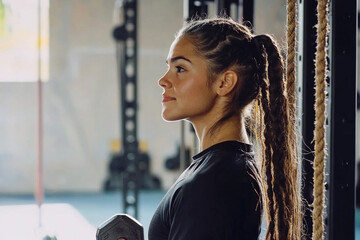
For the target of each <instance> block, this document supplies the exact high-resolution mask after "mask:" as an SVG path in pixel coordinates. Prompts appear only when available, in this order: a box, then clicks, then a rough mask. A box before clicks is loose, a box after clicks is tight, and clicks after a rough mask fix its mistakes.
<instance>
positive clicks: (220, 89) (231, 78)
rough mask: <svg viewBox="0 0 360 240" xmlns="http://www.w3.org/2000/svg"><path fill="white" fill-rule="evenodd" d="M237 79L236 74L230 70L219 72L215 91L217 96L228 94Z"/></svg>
mask: <svg viewBox="0 0 360 240" xmlns="http://www.w3.org/2000/svg"><path fill="white" fill-rule="evenodd" d="M237 81H238V77H237V74H236V73H235V72H234V71H232V70H228V71H226V72H224V73H223V74H221V75H220V76H219V78H218V84H217V85H216V92H217V94H218V95H219V96H226V95H227V94H229V93H230V92H231V91H232V90H233V89H234V87H235V86H236V83H237Z"/></svg>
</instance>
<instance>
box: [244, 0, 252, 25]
mask: <svg viewBox="0 0 360 240" xmlns="http://www.w3.org/2000/svg"><path fill="white" fill-rule="evenodd" d="M242 1H243V21H244V22H249V23H251V25H252V26H254V0H242Z"/></svg>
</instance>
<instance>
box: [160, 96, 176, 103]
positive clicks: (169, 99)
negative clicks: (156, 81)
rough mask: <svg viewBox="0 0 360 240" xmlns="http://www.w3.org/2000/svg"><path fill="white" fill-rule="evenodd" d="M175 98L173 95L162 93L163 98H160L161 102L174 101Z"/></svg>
mask: <svg viewBox="0 0 360 240" xmlns="http://www.w3.org/2000/svg"><path fill="white" fill-rule="evenodd" d="M175 99H176V98H173V97H168V96H164V95H163V99H162V102H163V103H165V102H170V101H174V100H175Z"/></svg>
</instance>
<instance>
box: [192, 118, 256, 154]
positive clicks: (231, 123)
mask: <svg viewBox="0 0 360 240" xmlns="http://www.w3.org/2000/svg"><path fill="white" fill-rule="evenodd" d="M192 124H193V126H194V128H195V131H196V135H197V137H198V140H199V143H200V144H199V146H200V151H203V150H205V149H207V148H209V147H211V146H213V145H215V144H217V143H220V142H224V141H240V142H243V143H249V138H248V136H247V133H246V128H245V123H244V121H242V119H240V117H231V118H229V119H227V120H226V121H225V122H223V123H222V124H220V125H219V127H217V128H216V129H214V131H211V132H210V130H211V127H212V125H211V126H208V125H201V124H199V123H192Z"/></svg>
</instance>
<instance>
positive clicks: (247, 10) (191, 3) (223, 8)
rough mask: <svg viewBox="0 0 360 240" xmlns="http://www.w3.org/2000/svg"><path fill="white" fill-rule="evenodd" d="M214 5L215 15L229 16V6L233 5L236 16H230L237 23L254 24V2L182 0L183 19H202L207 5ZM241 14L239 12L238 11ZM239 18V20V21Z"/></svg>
mask: <svg viewBox="0 0 360 240" xmlns="http://www.w3.org/2000/svg"><path fill="white" fill-rule="evenodd" d="M209 3H215V12H216V14H219V15H221V14H225V15H227V16H231V6H232V5H235V7H236V8H237V9H238V11H237V14H236V16H232V17H233V18H234V19H236V20H237V21H244V22H249V23H251V24H253V23H254V0H184V6H185V9H186V11H185V12H184V18H185V20H186V21H189V20H190V19H192V18H195V17H200V18H204V17H206V16H207V14H208V4H209ZM240 10H241V11H242V12H239V11H240ZM240 16H241V19H240Z"/></svg>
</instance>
